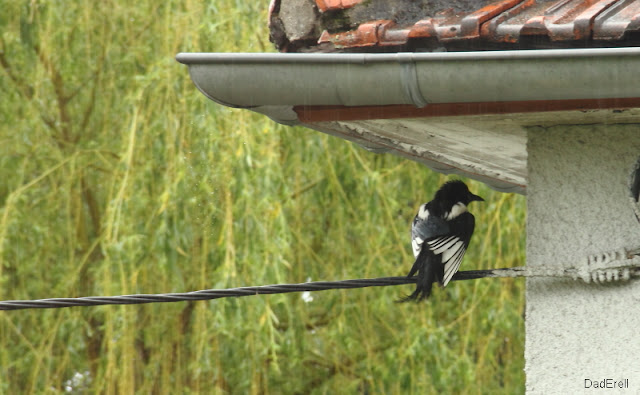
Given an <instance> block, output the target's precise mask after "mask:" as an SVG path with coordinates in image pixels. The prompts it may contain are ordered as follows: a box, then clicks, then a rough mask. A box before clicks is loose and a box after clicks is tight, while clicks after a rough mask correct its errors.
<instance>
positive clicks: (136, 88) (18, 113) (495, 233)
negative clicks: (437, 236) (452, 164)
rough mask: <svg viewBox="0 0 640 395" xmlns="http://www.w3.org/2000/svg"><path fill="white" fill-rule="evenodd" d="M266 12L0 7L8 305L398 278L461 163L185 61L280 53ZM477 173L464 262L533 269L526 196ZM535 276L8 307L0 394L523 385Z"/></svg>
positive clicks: (219, 6) (236, 5)
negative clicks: (299, 114) (397, 146)
mask: <svg viewBox="0 0 640 395" xmlns="http://www.w3.org/2000/svg"><path fill="white" fill-rule="evenodd" d="M267 8H268V4H267V2H266V1H264V2H253V1H219V0H213V1H170V0H168V1H162V2H158V1H137V2H124V1H109V0H106V1H99V2H55V1H46V2H45V1H14V0H11V1H8V0H0V9H2V12H0V67H1V69H0V94H1V100H0V119H1V120H2V122H0V294H1V298H2V299H3V300H11V299H38V298H48V297H76V296H89V295H120V294H131V293H164V292H187V291H192V290H198V289H206V288H225V287H235V286H245V285H261V284H273V283H283V282H304V281H307V280H338V279H350V278H363V277H377V276H392V275H404V274H406V272H407V271H408V269H409V268H410V266H411V263H412V257H411V253H410V246H409V241H408V233H409V232H408V228H409V224H410V222H411V220H412V218H413V215H414V213H415V210H416V209H417V207H418V205H419V204H420V203H422V202H424V201H427V200H429V199H430V198H431V197H432V195H433V193H434V191H435V189H436V188H437V187H438V186H439V184H440V183H442V182H443V181H445V180H446V179H449V178H448V177H444V176H442V175H439V174H436V173H433V172H431V171H430V170H428V169H427V168H425V167H424V166H421V165H419V164H416V163H413V162H409V161H406V160H403V159H400V158H397V157H393V156H390V155H375V154H372V153H368V152H366V151H364V150H362V149H361V148H359V147H357V146H354V145H352V144H350V143H348V142H345V141H342V140H339V139H336V138H332V137H328V136H325V135H322V134H320V133H317V132H314V131H310V130H306V129H301V128H290V127H284V126H281V125H277V124H275V123H274V122H272V121H271V120H269V119H268V118H266V117H264V116H260V115H256V114H253V113H250V112H249V111H240V110H230V109H227V108H224V107H222V106H219V105H217V104H214V103H212V102H211V101H209V100H207V99H206V98H205V97H204V96H202V94H200V93H199V92H198V91H197V90H196V88H195V86H194V85H193V84H192V83H191V81H190V79H189V76H188V70H187V68H186V67H185V66H183V65H180V64H178V63H177V62H176V61H175V60H174V56H175V54H176V53H178V52H243V51H244V52H262V51H273V49H272V47H271V45H270V43H269V42H268V32H267V29H266V20H267V16H266V13H267ZM265 78H268V77H265ZM283 88H284V87H283ZM471 188H472V190H473V191H474V192H476V193H478V194H480V195H482V196H483V197H485V198H486V200H487V202H486V203H483V204H477V205H476V206H475V207H474V213H475V214H476V218H477V222H478V226H477V228H476V234H475V236H474V239H473V240H472V245H471V248H470V251H469V252H468V254H467V257H466V258H465V262H464V263H463V269H473V268H490V267H507V266H516V265H522V264H523V263H524V222H525V201H524V199H523V197H521V196H515V195H507V194H500V193H496V192H493V191H491V190H489V189H488V188H487V187H485V186H484V185H482V184H479V183H471ZM523 289H524V283H523V282H522V280H478V281H466V282H462V283H454V284H451V285H450V286H449V287H447V289H446V290H436V291H435V294H434V296H433V299H432V300H431V301H430V302H428V303H423V304H396V303H394V301H395V300H397V299H398V298H399V297H401V296H403V295H406V294H407V293H409V292H410V291H411V286H403V287H384V288H376V289H362V290H345V291H326V292H316V293H312V294H310V295H304V297H303V295H301V294H286V295H272V296H255V297H245V298H239V299H222V300H216V301H211V302H194V303H168V304H151V305H141V306H105V307H92V308H67V309H55V310H24V311H13V312H4V313H2V314H0V391H1V392H2V393H59V392H72V393H84V392H91V393H93V392H101V393H102V392H103V393H134V392H136V393H199V392H204V393H337V392H340V393H343V392H347V393H349V392H350V393H354V392H373V393H432V392H444V393H492V394H495V393H514V392H522V391H523V390H524V373H523V366H524V362H523V342H524V325H523V319H522V314H523V304H524V298H523ZM309 296H310V297H309Z"/></svg>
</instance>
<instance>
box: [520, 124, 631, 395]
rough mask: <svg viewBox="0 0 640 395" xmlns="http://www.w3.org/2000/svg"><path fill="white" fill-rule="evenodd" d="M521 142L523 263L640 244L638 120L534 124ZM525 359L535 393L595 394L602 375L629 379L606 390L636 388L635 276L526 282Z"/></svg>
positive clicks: (571, 261) (570, 260)
mask: <svg viewBox="0 0 640 395" xmlns="http://www.w3.org/2000/svg"><path fill="white" fill-rule="evenodd" d="M527 148H528V155H529V157H528V174H529V184H528V187H527V206H528V218H527V265H530V266H540V265H558V266H576V265H579V260H580V258H583V257H585V256H587V255H591V254H597V253H601V252H607V251H614V250H618V249H620V248H623V247H627V248H631V247H638V246H640V224H639V223H638V222H637V221H636V219H635V217H634V214H633V211H632V208H631V205H630V203H629V200H628V197H627V196H628V190H627V182H628V176H629V173H630V170H631V168H632V166H633V165H634V164H635V161H636V160H637V159H638V157H639V156H640V125H637V124H636V125H615V124H612V125H586V126H573V125H572V126H554V127H549V128H541V127H536V128H530V129H529V133H528V146H527ZM525 358H526V368H525V370H526V374H527V392H528V393H531V394H556V393H557V394H574V393H584V392H586V393H589V392H594V391H595V392H601V391H603V390H602V389H600V390H597V389H596V390H594V389H593V382H601V381H602V380H605V379H612V381H610V382H614V381H613V380H615V382H618V381H619V380H623V379H628V380H629V381H628V385H629V388H628V389H623V390H620V389H618V390H611V389H609V390H607V389H604V391H605V392H607V393H618V392H619V391H621V392H622V393H629V394H631V393H633V394H637V393H640V280H631V281H630V282H626V283H618V284H607V285H598V284H585V283H583V282H581V281H580V280H577V281H573V280H556V279H528V280H527V307H526V351H525ZM585 379H589V380H591V388H585V385H588V384H589V382H586V383H585Z"/></svg>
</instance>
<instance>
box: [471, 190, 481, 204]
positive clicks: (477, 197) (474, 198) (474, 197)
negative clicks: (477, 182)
mask: <svg viewBox="0 0 640 395" xmlns="http://www.w3.org/2000/svg"><path fill="white" fill-rule="evenodd" d="M469 201H470V202H473V201H477V202H484V199H483V198H481V197H480V196H478V195H474V194H473V193H471V192H469Z"/></svg>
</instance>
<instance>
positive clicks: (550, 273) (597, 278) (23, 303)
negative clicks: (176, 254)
mask: <svg viewBox="0 0 640 395" xmlns="http://www.w3.org/2000/svg"><path fill="white" fill-rule="evenodd" d="M618 269H620V268H614V270H613V271H610V272H608V274H604V272H594V273H586V274H585V273H582V272H580V271H578V270H576V269H572V268H565V269H562V268H560V269H558V268H544V267H539V268H526V267H514V268H504V269H493V270H468V271H462V272H458V273H456V274H455V275H454V276H453V278H452V279H451V281H461V280H474V279H478V278H486V277H559V278H562V277H564V278H566V277H570V278H573V279H577V278H580V279H583V280H584V281H586V282H610V281H617V280H625V279H629V278H631V277H640V267H630V268H626V269H625V268H622V269H623V270H618ZM415 282H416V278H415V277H405V276H403V277H379V278H366V279H358V280H341V281H315V282H308V283H299V284H275V285H261V286H253V287H239V288H227V289H206V290H202V291H193V292H184V293H167V294H137V295H120V296H86V297H80V298H51V299H37V300H6V301H1V302H0V310H22V309H52V308H61V307H73V306H100V305H114V304H115V305H124V304H143V303H167V302H184V301H196V300H211V299H219V298H228V297H240V296H251V295H270V294H280V293H290V292H305V291H309V292H312V291H325V290H329V289H353V288H366V287H384V286H392V285H404V284H413V283H415Z"/></svg>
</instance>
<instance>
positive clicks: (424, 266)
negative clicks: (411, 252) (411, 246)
mask: <svg viewBox="0 0 640 395" xmlns="http://www.w3.org/2000/svg"><path fill="white" fill-rule="evenodd" d="M421 252H424V251H421ZM436 266H437V265H434V264H433V262H429V255H428V254H423V253H421V254H418V257H417V258H416V261H415V262H414V263H413V266H412V267H411V270H410V271H409V274H407V277H413V276H414V275H415V274H416V273H417V276H416V290H415V291H413V293H412V294H411V295H408V296H405V297H404V298H401V299H400V300H398V302H408V301H412V300H414V301H416V302H419V301H421V300H425V299H427V298H428V297H429V295H431V289H432V288H433V283H434V282H436V281H438V280H439V279H438V278H437V277H438V276H437V273H436Z"/></svg>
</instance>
